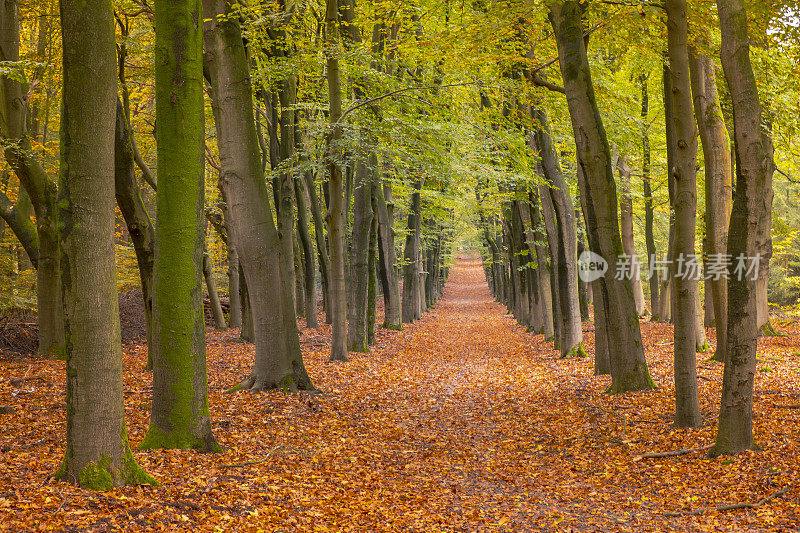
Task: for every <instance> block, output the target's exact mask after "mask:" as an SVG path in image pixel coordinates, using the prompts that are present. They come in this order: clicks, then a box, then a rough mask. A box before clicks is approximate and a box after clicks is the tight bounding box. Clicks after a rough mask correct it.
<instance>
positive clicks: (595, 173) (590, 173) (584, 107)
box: [548, 0, 655, 393]
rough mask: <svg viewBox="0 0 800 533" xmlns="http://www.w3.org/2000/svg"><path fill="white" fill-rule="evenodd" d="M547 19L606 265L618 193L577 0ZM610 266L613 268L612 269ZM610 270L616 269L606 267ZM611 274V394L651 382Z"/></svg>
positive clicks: (594, 237) (613, 246)
mask: <svg viewBox="0 0 800 533" xmlns="http://www.w3.org/2000/svg"><path fill="white" fill-rule="evenodd" d="M548 5H549V7H550V21H551V23H552V26H553V29H554V31H555V36H556V42H557V44H558V56H559V63H560V65H561V72H562V77H563V78H564V89H565V91H566V95H567V104H568V107H569V112H570V117H571V119H572V126H573V131H574V135H575V140H576V145H577V152H578V165H579V171H580V172H583V174H584V178H583V179H581V180H579V183H580V184H582V185H583V187H582V188H581V197H582V201H583V202H584V204H585V209H586V211H587V213H588V216H587V217H586V222H587V230H588V232H589V236H590V240H589V246H590V247H591V248H592V250H593V251H594V252H595V253H598V254H599V255H600V256H601V257H603V258H604V259H605V260H606V261H607V262H608V264H609V265H614V264H615V263H616V259H617V257H618V256H619V255H620V254H621V253H622V240H621V237H620V232H619V223H618V216H617V205H618V204H617V192H616V186H615V184H614V176H613V172H612V170H611V153H610V150H609V146H608V140H607V138H606V133H605V129H604V127H603V123H602V120H601V118H600V112H599V110H598V107H597V102H596V100H595V93H594V86H593V84H592V79H591V72H590V69H589V61H588V57H587V55H586V46H585V42H584V37H583V36H584V30H583V24H582V20H581V18H582V9H583V8H582V7H581V3H580V2H578V1H576V0H568V1H553V0H550V1H549V2H548ZM612 270H613V269H612ZM611 274H615V273H614V272H611ZM615 278H616V276H615V275H609V276H607V277H606V278H604V279H603V281H602V283H603V285H604V287H605V289H604V290H605V293H604V295H605V296H607V297H606V299H605V302H604V303H605V305H606V309H605V310H606V315H607V323H608V347H609V356H610V360H611V377H612V381H611V387H610V389H609V391H610V392H612V393H621V392H626V391H631V390H642V389H651V388H653V387H654V386H655V385H654V383H653V380H652V378H651V377H650V372H649V371H648V369H647V363H646V361H645V358H644V348H643V345H642V336H641V331H640V328H639V317H638V315H637V314H636V304H635V302H634V300H633V292H632V290H631V284H630V280H625V279H623V280H617V279H615Z"/></svg>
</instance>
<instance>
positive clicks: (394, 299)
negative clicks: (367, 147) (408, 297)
mask: <svg viewBox="0 0 800 533" xmlns="http://www.w3.org/2000/svg"><path fill="white" fill-rule="evenodd" d="M373 194H374V195H375V199H376V203H375V205H376V210H375V215H376V218H377V220H378V260H379V267H380V268H379V270H380V277H381V285H382V288H383V304H384V315H385V317H384V321H383V327H384V328H386V329H394V330H400V329H403V321H402V318H401V314H400V289H399V287H398V286H397V269H396V267H395V265H396V264H397V256H396V253H397V252H396V251H395V244H394V201H393V199H392V188H391V185H389V184H384V183H382V180H381V179H377V180H376V183H375V187H374V188H373Z"/></svg>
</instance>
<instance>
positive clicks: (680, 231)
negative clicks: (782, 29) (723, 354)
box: [665, 0, 703, 427]
mask: <svg viewBox="0 0 800 533" xmlns="http://www.w3.org/2000/svg"><path fill="white" fill-rule="evenodd" d="M665 5H666V12H667V49H668V53H669V63H670V77H671V84H670V85H671V89H672V90H671V91H670V94H669V98H671V100H672V115H671V118H672V123H673V128H674V131H675V144H674V148H675V155H674V158H673V162H674V166H672V167H670V169H669V172H670V174H671V175H672V178H673V180H674V181H675V202H674V204H673V209H674V212H675V257H676V259H677V260H678V265H679V267H678V272H676V275H675V277H674V279H673V283H674V284H675V291H674V293H673V294H674V296H675V315H674V317H673V319H674V322H675V333H674V335H675V346H674V348H675V426H676V427H700V426H701V425H702V424H703V416H702V414H701V413H700V398H699V394H698V388H697V360H696V351H697V344H696V335H697V318H698V313H697V297H698V290H697V279H698V278H699V277H700V275H701V273H700V272H699V271H698V272H693V271H692V270H691V268H690V267H688V266H684V271H683V272H681V271H680V270H681V269H680V265H681V262H682V261H685V263H684V265H688V264H689V262H690V261H696V253H695V229H696V223H697V174H696V164H697V127H696V125H695V121H694V116H693V115H694V113H693V108H692V89H691V78H690V74H689V48H688V21H687V18H686V0H666V4H665ZM697 264H699V262H697Z"/></svg>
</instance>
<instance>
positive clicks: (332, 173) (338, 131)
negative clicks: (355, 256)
mask: <svg viewBox="0 0 800 533" xmlns="http://www.w3.org/2000/svg"><path fill="white" fill-rule="evenodd" d="M338 4H339V3H338V1H337V0H326V9H325V23H326V26H327V32H326V34H325V36H326V41H327V42H326V43H325V44H326V47H325V48H326V50H327V51H326V54H327V58H326V62H327V79H328V105H329V117H330V123H331V131H330V133H329V135H328V138H327V167H328V180H329V181H328V183H329V185H328V189H329V194H330V205H329V206H328V241H329V244H330V258H331V271H330V286H329V287H328V289H329V299H330V307H329V308H328V312H329V313H330V314H331V319H332V322H333V338H332V340H331V356H330V360H331V361H347V294H346V284H345V283H346V282H345V257H344V241H345V235H344V225H345V218H346V213H345V210H344V202H345V197H344V192H345V191H344V181H343V176H342V162H341V156H340V154H338V153H337V144H338V141H339V140H340V139H341V137H342V127H341V124H339V119H340V118H341V116H342V86H341V79H340V76H341V75H340V72H339V49H340V43H339V39H338V36H339V31H338V27H337V18H338V8H339V5H338Z"/></svg>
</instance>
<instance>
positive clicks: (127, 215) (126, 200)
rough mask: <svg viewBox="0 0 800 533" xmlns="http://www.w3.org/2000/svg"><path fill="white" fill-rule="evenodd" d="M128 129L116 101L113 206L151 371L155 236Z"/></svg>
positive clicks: (120, 107)
mask: <svg viewBox="0 0 800 533" xmlns="http://www.w3.org/2000/svg"><path fill="white" fill-rule="evenodd" d="M135 164H136V163H135V161H134V158H133V146H132V144H131V129H130V122H129V121H128V114H127V112H126V110H125V109H124V106H123V104H122V102H120V101H119V99H117V113H116V128H115V134H114V186H115V193H116V198H117V206H119V210H120V212H121V213H122V217H123V218H124V219H125V225H126V227H127V228H128V233H129V234H130V236H131V241H132V242H133V249H134V251H135V252H136V261H137V263H138V265H139V279H140V281H141V283H142V300H143V304H144V319H145V328H146V333H147V369H148V370H152V369H153V270H154V263H155V253H156V234H155V230H154V229H153V224H152V222H151V221H150V215H149V214H148V213H147V210H146V209H145V207H144V202H143V201H142V194H141V191H140V190H139V185H138V182H137V181H136V173H135V170H134V169H135Z"/></svg>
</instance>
